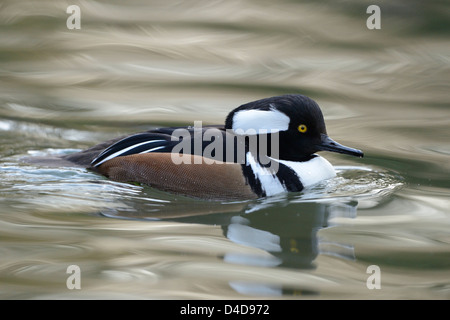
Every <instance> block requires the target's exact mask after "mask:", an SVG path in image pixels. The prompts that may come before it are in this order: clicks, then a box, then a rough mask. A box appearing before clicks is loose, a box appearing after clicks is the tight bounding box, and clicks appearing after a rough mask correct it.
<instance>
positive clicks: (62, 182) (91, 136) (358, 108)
mask: <svg viewBox="0 0 450 320" xmlns="http://www.w3.org/2000/svg"><path fill="white" fill-rule="evenodd" d="M70 4H74V3H71V2H70V3H69V2H65V1H13V0H11V1H9V0H6V1H3V2H2V4H1V6H0V39H1V41H0V201H1V206H0V257H1V258H0V298H2V299H14V298H26V299H29V298H38V299H40V298H150V299H160V298H163V299H166V298H167V299H180V298H183V299H184V298H186V299H205V298H207V299H210V298H218V299H228V298H234V299H240V298H259V297H263V298H283V299H290V298H308V299H310V298H313V299H323V298H332V299H347V298H357V299H378V298H393V299H416V298H421V299H448V298H450V283H449V279H450V200H449V199H450V198H449V195H450V162H449V155H450V142H449V138H450V129H449V128H450V109H449V107H450V106H449V92H450V90H449V89H450V88H449V76H448V75H449V74H450V73H449V71H450V70H449V69H450V68H449V62H450V48H449V45H448V30H450V29H449V23H448V21H449V19H448V18H449V16H448V5H446V3H445V2H435V3H426V4H425V3H421V2H418V1H417V2H416V1H402V2H396V4H395V5H394V4H392V3H390V2H389V1H379V2H378V5H379V6H380V7H381V19H382V28H381V29H380V30H369V29H367V27H366V19H367V18H368V16H369V15H368V14H366V9H367V6H368V5H370V4H372V3H370V2H368V1H362V2H361V1H333V2H331V1H330V2H321V3H320V4H317V3H316V2H313V1H304V2H299V1H277V2H273V1H248V0H247V1H213V2H211V1H196V2H167V1H138V0H133V1H127V4H126V5H125V4H123V2H122V1H95V2H94V1H80V2H78V4H79V6H80V8H81V29H80V30H69V29H67V27H66V19H67V18H68V16H69V15H68V14H67V13H66V8H67V7H68V6H69V5H70ZM284 93H303V94H306V95H308V96H310V97H311V98H313V99H315V100H316V101H317V102H318V103H319V104H320V105H321V107H322V110H323V112H324V115H325V120H326V122H327V128H328V133H329V134H330V136H331V137H333V138H334V139H336V140H337V141H339V142H341V143H343V144H346V145H349V146H352V147H355V148H358V149H362V150H364V151H365V155H366V156H365V158H363V159H355V158H350V157H346V156H342V155H336V154H330V153H325V152H324V153H322V156H324V157H326V158H327V159H328V160H329V161H330V162H331V163H333V165H335V166H336V168H337V170H338V175H337V177H336V178H334V179H332V180H329V181H326V182H324V183H322V184H320V185H317V186H315V187H314V188H312V189H310V190H307V191H305V192H302V193H298V194H289V195H281V196H277V197H270V198H266V199H259V200H256V201H243V202H207V201H200V200H194V199H189V198H184V197H180V196H175V195H171V194H167V193H163V192H160V191H158V190H153V189H151V188H149V187H143V186H136V185H130V184H122V183H117V182H112V181H109V180H107V179H105V178H103V177H101V176H98V175H96V174H94V173H91V172H89V171H87V170H84V169H80V168H49V167H45V166H38V165H32V164H27V163H24V162H22V161H21V159H22V158H23V157H26V156H40V155H55V154H56V155H57V154H65V153H68V152H73V151H76V150H80V149H83V148H86V147H89V146H92V145H93V144H95V143H98V142H101V141H104V140H107V139H109V138H111V137H115V136H119V135H122V134H126V133H132V132H137V131H141V130H144V129H149V128H152V127H157V126H165V125H174V124H177V125H178V124H186V125H191V124H192V121H194V120H202V121H204V123H215V124H217V123H219V124H220V123H223V121H224V119H225V117H226V115H227V113H228V112H229V111H230V110H231V109H233V108H234V107H236V106H239V105H241V104H243V103H245V102H249V101H252V100H256V99H260V98H264V97H269V96H274V95H278V94H284ZM70 265H77V266H79V267H80V270H81V271H80V272H81V278H80V279H81V289H79V290H77V289H73V290H69V289H68V288H67V285H66V281H67V279H68V277H69V276H70V274H68V273H67V268H68V267H69V266H70ZM372 265H375V266H378V267H379V270H380V273H379V275H380V277H379V280H380V285H381V288H380V289H369V288H368V286H367V283H368V282H369V286H370V284H371V283H372V282H371V279H372V278H369V277H370V276H371V274H370V273H367V268H368V267H369V266H372Z"/></svg>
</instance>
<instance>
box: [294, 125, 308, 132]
mask: <svg viewBox="0 0 450 320" xmlns="http://www.w3.org/2000/svg"><path fill="white" fill-rule="evenodd" d="M297 129H298V131H299V132H301V133H305V132H306V131H308V127H307V126H305V125H304V124H301V125H299V126H298V128H297Z"/></svg>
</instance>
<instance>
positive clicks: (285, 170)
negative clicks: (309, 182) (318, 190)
mask: <svg viewBox="0 0 450 320" xmlns="http://www.w3.org/2000/svg"><path fill="white" fill-rule="evenodd" d="M279 165H280V166H279V168H278V172H277V173H276V176H277V178H278V179H279V180H280V182H281V184H282V185H284V187H285V188H286V189H287V191H289V192H298V191H302V190H303V188H304V187H303V184H302V182H301V181H300V178H299V176H298V175H297V174H296V173H295V171H294V170H292V169H291V168H289V167H288V166H286V165H284V164H282V163H280V164H279Z"/></svg>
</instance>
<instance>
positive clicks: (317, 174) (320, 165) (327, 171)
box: [278, 155, 336, 188]
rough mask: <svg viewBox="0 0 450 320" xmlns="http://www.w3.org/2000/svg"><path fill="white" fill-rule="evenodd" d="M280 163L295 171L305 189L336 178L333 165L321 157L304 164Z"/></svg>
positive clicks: (294, 162)
mask: <svg viewBox="0 0 450 320" xmlns="http://www.w3.org/2000/svg"><path fill="white" fill-rule="evenodd" d="M278 161H279V162H280V163H282V164H284V165H286V166H288V167H289V168H291V169H292V170H294V171H295V173H296V174H297V176H299V178H300V181H301V182H302V184H303V186H304V187H305V188H306V187H309V186H312V185H314V184H316V183H319V182H320V181H322V180H325V179H330V178H333V177H335V176H336V171H335V170H334V168H333V166H332V165H331V163H329V162H328V160H326V159H325V158H322V157H321V156H319V155H316V157H314V158H312V159H311V160H309V161H304V162H297V161H286V160H278Z"/></svg>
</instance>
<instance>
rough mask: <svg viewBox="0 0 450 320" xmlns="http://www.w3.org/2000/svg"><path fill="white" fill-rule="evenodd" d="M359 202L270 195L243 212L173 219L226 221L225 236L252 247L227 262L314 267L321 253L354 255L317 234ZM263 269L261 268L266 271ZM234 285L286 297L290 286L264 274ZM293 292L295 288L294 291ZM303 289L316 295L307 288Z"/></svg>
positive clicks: (231, 255)
mask: <svg viewBox="0 0 450 320" xmlns="http://www.w3.org/2000/svg"><path fill="white" fill-rule="evenodd" d="M356 205H357V203H356V202H355V201H353V202H352V201H336V200H333V201H332V202H331V201H319V202H313V201H306V202H302V201H301V200H300V201H298V199H295V198H292V197H289V198H285V199H284V198H283V197H275V198H266V199H262V200H260V201H258V202H257V203H256V202H253V203H250V206H249V207H248V208H246V209H245V210H243V211H241V213H239V212H229V213H219V214H211V215H203V216H190V217H188V216H186V217H178V218H174V219H173V220H172V219H171V220H172V221H178V222H186V223H201V224H211V225H221V227H222V230H223V233H224V235H225V237H227V238H228V239H229V240H231V241H232V242H234V243H237V244H240V245H243V246H246V247H250V248H253V249H255V250H251V253H249V251H247V250H242V251H239V250H238V251H237V252H227V253H226V254H225V255H224V258H223V259H224V261H225V262H227V263H232V264H240V265H247V266H254V267H262V268H264V267H269V268H279V267H281V268H289V269H293V270H298V271H301V270H305V269H314V268H315V264H314V261H315V259H316V258H317V256H318V255H319V254H326V255H333V256H338V257H340V258H343V259H354V252H353V248H352V247H351V246H348V245H346V244H341V243H335V242H329V241H326V240H325V239H324V238H322V237H319V236H318V231H319V230H320V229H322V228H326V227H330V226H332V224H333V221H332V220H333V219H334V218H338V217H346V218H355V217H356ZM261 272H262V271H261ZM230 286H231V287H232V288H233V289H234V290H236V291H238V292H240V293H242V294H258V295H281V294H289V291H290V289H289V288H284V287H280V286H279V285H274V284H273V281H270V280H269V279H265V278H264V275H263V274H262V275H261V277H260V278H259V279H258V281H255V280H254V279H253V280H252V281H231V282H230ZM291 293H292V292H291ZM302 293H313V292H312V291H308V290H306V291H305V290H304V291H303V292H302Z"/></svg>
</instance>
